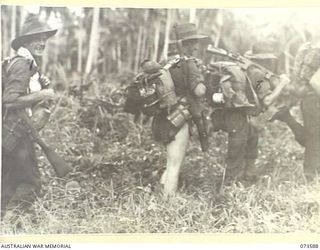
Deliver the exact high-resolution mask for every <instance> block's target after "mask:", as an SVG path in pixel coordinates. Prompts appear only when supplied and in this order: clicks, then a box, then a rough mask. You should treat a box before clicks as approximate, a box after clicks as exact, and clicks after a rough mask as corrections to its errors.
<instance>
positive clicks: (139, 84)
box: [125, 23, 208, 196]
mask: <svg viewBox="0 0 320 250" xmlns="http://www.w3.org/2000/svg"><path fill="white" fill-rule="evenodd" d="M174 33H175V37H176V39H175V41H174V42H173V43H171V45H176V48H177V50H178V51H179V55H177V54H176V55H174V56H172V57H171V58H170V59H169V60H168V62H167V63H166V65H165V66H161V65H160V64H158V63H157V62H152V61H150V60H145V61H143V62H142V63H141V67H142V70H143V72H141V73H140V74H138V75H137V77H136V80H135V82H134V83H133V84H132V85H131V86H129V87H128V89H127V102H126V105H125V111H126V112H128V113H132V114H137V113H139V112H140V110H141V111H142V112H143V113H144V114H146V115H149V116H154V119H153V123H152V132H153V135H154V138H155V140H156V141H159V142H162V143H163V144H165V146H166V152H167V164H166V170H165V171H164V173H163V175H162V177H161V183H162V184H163V189H164V194H165V195H166V196H167V195H172V194H174V193H175V192H176V190H177V186H178V178H179V173H180V168H181V166H182V163H183V160H184V158H185V154H186V150H187V146H188V142H189V123H190V122H191V121H193V122H194V123H195V124H196V126H197V128H198V134H199V138H200V142H201V148H202V150H203V151H206V150H207V149H208V141H207V140H208V138H207V131H206V126H205V123H204V114H203V108H202V103H201V99H202V98H203V97H204V96H205V93H206V87H205V85H204V79H203V76H202V74H201V72H200V70H199V65H197V60H196V58H195V57H193V56H194V52H195V51H196V50H197V49H198V43H199V41H200V40H201V39H204V38H206V37H207V36H204V35H200V34H197V30H196V26H195V25H194V24H192V23H185V24H179V25H175V26H174Z"/></svg>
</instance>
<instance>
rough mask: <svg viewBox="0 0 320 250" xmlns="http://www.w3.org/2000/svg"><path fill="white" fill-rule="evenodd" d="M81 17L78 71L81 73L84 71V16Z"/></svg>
mask: <svg viewBox="0 0 320 250" xmlns="http://www.w3.org/2000/svg"><path fill="white" fill-rule="evenodd" d="M79 19H80V20H79V36H78V62H77V71H78V72H79V73H80V72H82V47H83V18H81V17H80V18H79Z"/></svg>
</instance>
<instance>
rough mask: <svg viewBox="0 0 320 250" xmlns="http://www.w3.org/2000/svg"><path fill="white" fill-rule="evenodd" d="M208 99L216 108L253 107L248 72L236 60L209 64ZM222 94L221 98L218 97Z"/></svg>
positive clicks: (207, 79)
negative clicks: (248, 93)
mask: <svg viewBox="0 0 320 250" xmlns="http://www.w3.org/2000/svg"><path fill="white" fill-rule="evenodd" d="M207 69H208V70H207V71H206V73H205V83H206V86H207V99H208V100H209V103H210V104H211V105H212V106H213V107H216V108H219V107H220V108H241V107H253V106H254V105H253V104H251V103H250V102H249V100H248V98H247V88H248V85H250V84H248V79H247V77H246V72H245V70H244V69H242V68H241V67H240V66H239V65H238V64H236V63H234V62H227V61H226V62H225V61H222V62H215V63H211V64H209V65H208V66H207ZM219 96H221V97H220V98H217V97H219Z"/></svg>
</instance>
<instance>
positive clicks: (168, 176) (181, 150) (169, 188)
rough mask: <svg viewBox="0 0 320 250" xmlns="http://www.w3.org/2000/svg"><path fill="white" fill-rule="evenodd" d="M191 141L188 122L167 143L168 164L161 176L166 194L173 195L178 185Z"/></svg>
mask: <svg viewBox="0 0 320 250" xmlns="http://www.w3.org/2000/svg"><path fill="white" fill-rule="evenodd" d="M188 141H189V126H188V124H187V123H186V124H185V125H183V127H182V128H181V129H180V130H179V132H178V133H177V134H176V136H175V140H173V141H172V142H170V143H169V144H168V145H167V166H166V171H165V172H164V173H163V175H162V177H161V183H162V184H163V185H164V195H165V196H168V195H173V194H174V193H175V192H176V190H177V187H178V178H179V172H180V167H181V165H182V162H183V160H184V157H185V154H186V151H187V146H188Z"/></svg>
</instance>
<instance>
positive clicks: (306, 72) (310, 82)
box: [273, 43, 320, 180]
mask: <svg viewBox="0 0 320 250" xmlns="http://www.w3.org/2000/svg"><path fill="white" fill-rule="evenodd" d="M319 75H320V46H319V45H318V46H316V45H315V44H311V43H307V44H304V45H302V46H301V47H300V48H299V50H298V53H297V55H296V58H295V65H294V71H293V84H291V86H290V87H291V88H290V89H289V91H290V93H291V94H292V95H293V96H294V97H295V99H296V101H295V102H297V101H298V100H301V105H300V109H301V113H302V119H303V126H302V125H301V124H300V123H298V122H297V121H296V120H295V119H294V118H293V117H292V116H291V114H290V112H289V109H290V107H284V108H282V109H280V111H279V112H278V113H276V114H275V115H274V117H273V119H276V120H280V121H283V122H285V123H286V124H287V125H288V126H289V128H290V129H291V130H292V132H293V133H294V135H295V138H296V140H297V141H298V142H299V143H300V145H302V146H303V147H304V148H305V152H304V163H303V166H304V173H305V176H306V178H307V179H308V180H311V179H313V178H314V177H315V176H317V174H319V173H320V91H319V90H320V77H319ZM289 106H290V105H289ZM291 106H292V105H291Z"/></svg>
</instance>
